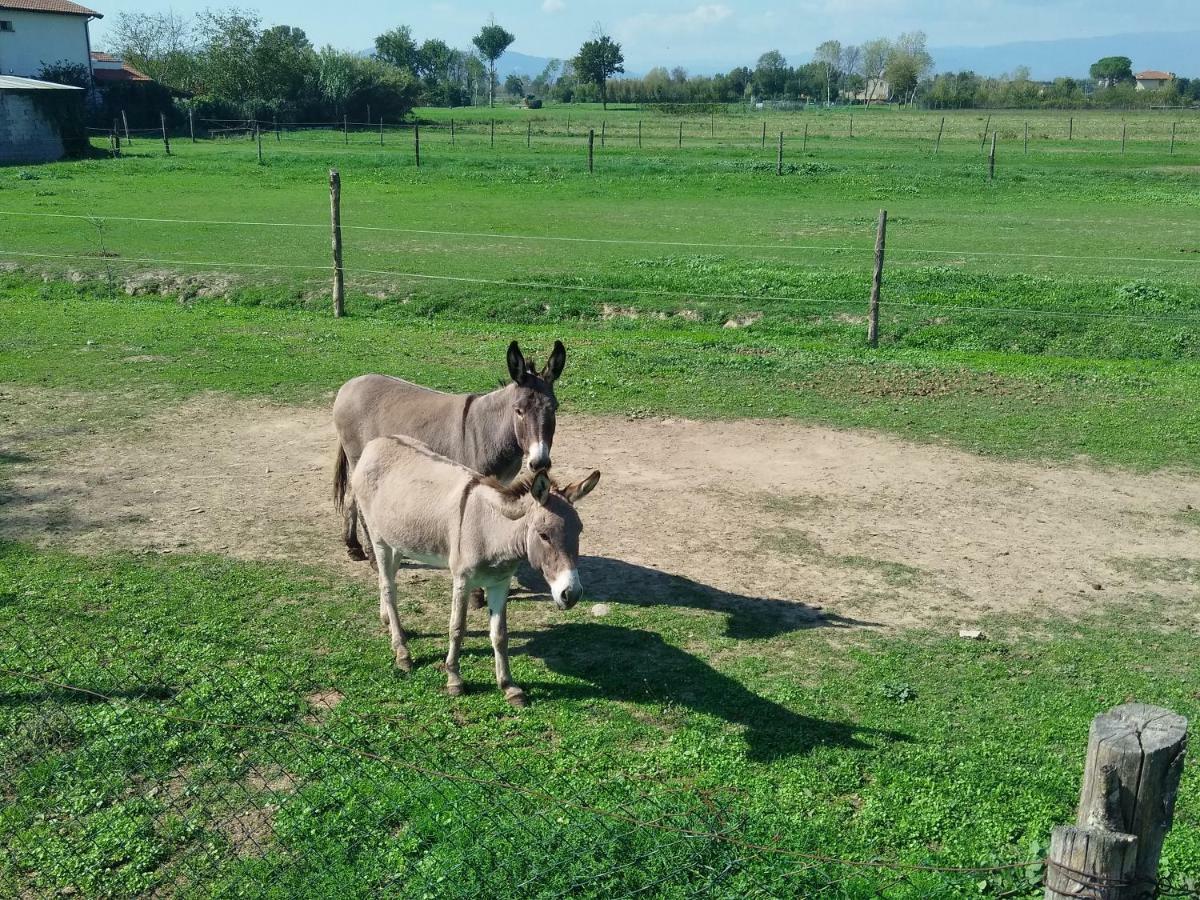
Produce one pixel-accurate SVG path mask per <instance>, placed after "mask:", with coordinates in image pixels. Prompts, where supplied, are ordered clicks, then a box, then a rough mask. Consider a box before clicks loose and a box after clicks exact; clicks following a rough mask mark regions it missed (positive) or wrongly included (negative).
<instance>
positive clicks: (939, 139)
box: [933, 116, 946, 156]
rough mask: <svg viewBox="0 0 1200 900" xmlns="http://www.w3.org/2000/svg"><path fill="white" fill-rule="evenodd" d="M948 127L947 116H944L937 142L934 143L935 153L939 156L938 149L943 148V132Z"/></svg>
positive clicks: (939, 127)
mask: <svg viewBox="0 0 1200 900" xmlns="http://www.w3.org/2000/svg"><path fill="white" fill-rule="evenodd" d="M945 129H946V117H945V116H942V124H941V125H939V126H938V136H937V143H935V144H934V145H933V155H934V156H937V155H938V151H939V150H941V149H942V132H943V131H945Z"/></svg>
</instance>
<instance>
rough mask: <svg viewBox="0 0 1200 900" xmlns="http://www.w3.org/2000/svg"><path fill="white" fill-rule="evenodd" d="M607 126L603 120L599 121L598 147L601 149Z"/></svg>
mask: <svg viewBox="0 0 1200 900" xmlns="http://www.w3.org/2000/svg"><path fill="white" fill-rule="evenodd" d="M607 124H608V123H607V122H605V121H604V120H603V119H601V120H600V146H601V147H603V146H604V130H605V127H606V125H607Z"/></svg>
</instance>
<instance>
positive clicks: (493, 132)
mask: <svg viewBox="0 0 1200 900" xmlns="http://www.w3.org/2000/svg"><path fill="white" fill-rule="evenodd" d="M490 146H492V147H495V146H496V120H495V119H492V137H491V144H490Z"/></svg>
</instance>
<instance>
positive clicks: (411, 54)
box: [374, 25, 419, 73]
mask: <svg viewBox="0 0 1200 900" xmlns="http://www.w3.org/2000/svg"><path fill="white" fill-rule="evenodd" d="M374 56H375V58H376V59H378V60H380V61H381V62H385V63H387V64H388V65H392V66H395V67H396V68H397V69H405V70H407V71H409V72H413V73H415V72H416V71H417V69H418V66H419V51H418V50H417V42H416V41H414V40H413V36H412V29H410V28H409V27H408V26H407V25H400V26H398V27H396V28H393V29H392V30H391V31H385V32H384V33H383V34H381V35H379V37H377V38H375V53H374Z"/></svg>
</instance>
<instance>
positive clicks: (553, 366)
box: [542, 341, 567, 381]
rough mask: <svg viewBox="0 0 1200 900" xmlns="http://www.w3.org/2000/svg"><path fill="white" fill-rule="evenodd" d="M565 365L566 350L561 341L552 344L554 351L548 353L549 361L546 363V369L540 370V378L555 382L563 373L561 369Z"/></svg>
mask: <svg viewBox="0 0 1200 900" xmlns="http://www.w3.org/2000/svg"><path fill="white" fill-rule="evenodd" d="M566 364H567V348H566V347H564V346H563V342H562V341H555V342H554V350H553V351H552V352H551V353H550V360H549V361H548V362H547V363H546V368H544V369H543V370H542V377H543V378H545V379H546V380H547V381H557V380H558V379H559V378H560V377H561V376H562V373H563V367H564V366H566Z"/></svg>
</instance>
